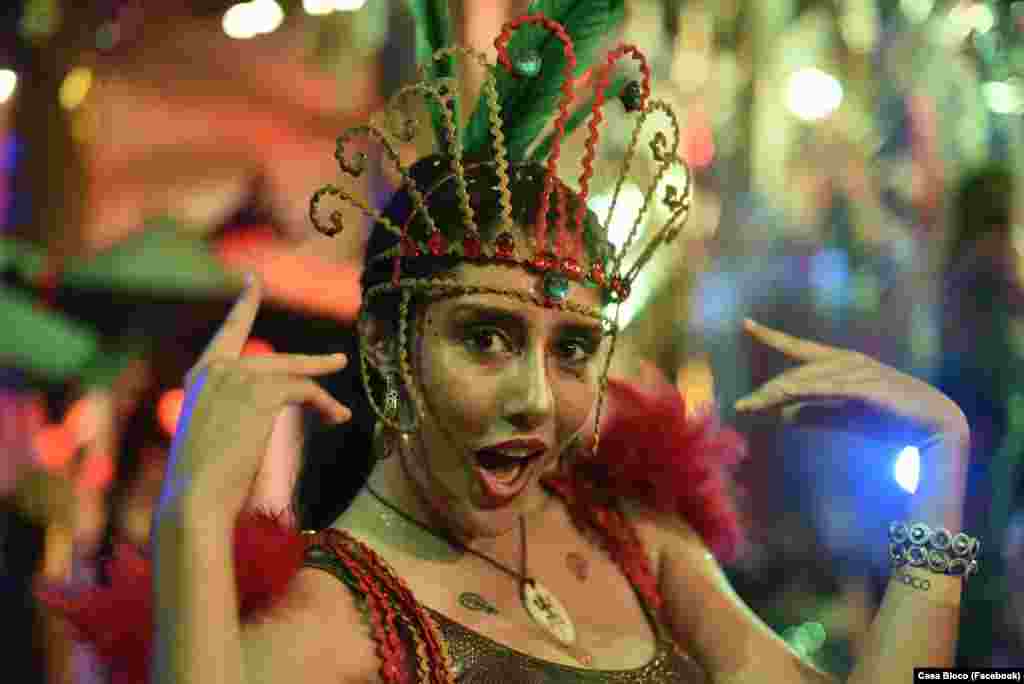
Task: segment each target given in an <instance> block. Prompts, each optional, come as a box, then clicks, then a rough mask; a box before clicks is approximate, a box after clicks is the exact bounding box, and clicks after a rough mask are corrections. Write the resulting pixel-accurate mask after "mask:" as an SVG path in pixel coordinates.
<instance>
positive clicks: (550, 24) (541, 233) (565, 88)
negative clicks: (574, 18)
mask: <svg viewBox="0 0 1024 684" xmlns="http://www.w3.org/2000/svg"><path fill="white" fill-rule="evenodd" d="M523 24H540V25H541V26H543V27H544V28H545V29H547V30H548V31H549V32H551V33H553V34H554V35H555V37H556V38H558V40H559V41H561V43H562V54H563V55H564V56H565V67H564V69H563V76H564V80H563V82H562V99H561V100H560V101H559V103H558V118H557V119H556V120H555V133H554V136H553V138H552V143H551V152H550V153H549V154H548V169H547V175H546V176H545V177H544V192H543V193H542V194H541V199H540V209H539V210H538V217H537V226H536V239H537V250H538V251H541V252H542V251H544V249H545V247H546V245H547V227H548V209H549V208H550V207H551V193H552V191H554V188H555V178H556V176H557V173H558V158H559V157H560V156H561V154H562V147H561V143H562V138H563V137H564V136H565V124H566V121H567V120H568V119H569V107H570V106H571V105H572V101H573V99H574V97H575V92H574V85H575V84H574V82H573V74H574V73H575V72H576V51H575V50H574V48H573V43H572V38H571V37H570V36H569V34H568V33H567V32H566V30H565V27H564V26H562V25H561V24H560V23H558V22H557V21H554V20H553V19H549V18H547V17H546V16H544V15H543V14H528V15H525V16H522V17H519V18H518V19H514V20H512V21H510V22H507V23H506V24H505V25H504V26H503V27H502V29H501V33H500V34H499V35H498V37H497V38H496V39H495V41H494V46H495V47H496V48H497V49H498V61H499V62H500V63H501V65H502V66H503V67H505V69H507V70H508V71H509V73H511V74H514V75H517V76H518V74H516V70H515V67H514V66H513V64H512V60H511V59H510V58H509V55H508V41H509V39H510V38H511V37H512V32H513V31H515V30H516V29H517V28H519V27H520V26H522V25H523ZM565 209H566V198H565V195H564V193H560V194H559V198H558V205H557V211H558V228H559V229H560V228H562V227H564V225H565ZM560 256H564V255H560Z"/></svg>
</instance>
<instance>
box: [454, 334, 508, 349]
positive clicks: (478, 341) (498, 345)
mask: <svg viewBox="0 0 1024 684" xmlns="http://www.w3.org/2000/svg"><path fill="white" fill-rule="evenodd" d="M465 341H466V344H467V345H468V346H469V348H470V349H471V350H473V351H475V352H478V353H481V354H499V353H502V352H506V351H509V349H510V345H509V344H508V343H507V342H506V340H505V338H504V337H503V336H502V335H501V333H499V332H498V331H497V330H472V331H470V332H469V333H468V334H467V335H466V338H465Z"/></svg>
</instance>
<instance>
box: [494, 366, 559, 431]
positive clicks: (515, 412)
mask: <svg viewBox="0 0 1024 684" xmlns="http://www.w3.org/2000/svg"><path fill="white" fill-rule="evenodd" d="M545 357H546V355H545V354H544V353H543V351H542V350H537V349H531V350H530V351H529V352H528V353H526V354H523V355H522V356H521V357H520V358H519V360H518V363H516V364H513V366H512V367H511V368H510V370H509V377H508V381H507V383H506V385H505V387H504V388H503V390H504V391H503V392H502V394H503V395H504V396H505V404H504V406H503V409H504V411H503V413H504V415H505V418H506V419H507V420H508V421H510V422H512V423H513V424H515V425H516V427H517V428H519V429H521V430H532V429H534V428H535V427H537V426H538V425H541V424H542V423H543V422H544V421H545V420H547V419H548V418H549V417H550V416H551V415H552V413H553V411H554V405H555V398H554V394H553V392H552V391H551V384H550V383H549V382H548V371H547V363H546V362H547V359H546V358H545Z"/></svg>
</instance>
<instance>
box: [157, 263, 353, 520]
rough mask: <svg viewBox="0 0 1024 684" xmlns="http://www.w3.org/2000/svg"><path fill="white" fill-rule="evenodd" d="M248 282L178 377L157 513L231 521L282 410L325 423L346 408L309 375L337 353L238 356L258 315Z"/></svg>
mask: <svg viewBox="0 0 1024 684" xmlns="http://www.w3.org/2000/svg"><path fill="white" fill-rule="evenodd" d="M261 295H262V285H261V283H260V282H259V280H258V279H256V278H253V279H252V280H251V281H250V284H249V286H248V287H247V288H246V290H245V291H244V292H243V293H242V294H241V296H240V297H239V299H238V301H237V302H236V303H235V305H234V307H233V308H232V310H231V313H230V314H229V315H228V317H227V319H226V320H225V321H224V324H223V325H222V326H221V328H220V330H219V331H218V332H217V333H216V335H214V338H213V340H212V341H211V342H210V344H209V345H208V346H207V348H206V350H205V351H204V352H203V354H202V356H201V357H200V358H199V361H198V362H197V363H196V365H195V366H193V368H192V370H191V371H189V373H188V375H187V376H186V379H185V400H184V402H183V405H182V410H181V417H180V418H179V420H178V426H177V431H176V433H175V435H174V440H173V443H172V446H171V453H170V460H169V463H168V467H167V475H166V477H165V480H164V485H163V491H162V493H161V495H160V501H159V503H158V505H157V515H158V516H159V515H161V514H162V513H186V514H188V515H189V516H192V517H193V518H195V519H203V520H207V521H209V522H220V523H223V524H225V525H231V524H233V523H234V519H235V516H237V514H238V513H239V512H240V511H241V510H242V508H243V507H244V506H245V503H246V500H247V499H248V497H249V494H250V492H251V490H252V489H253V486H254V484H255V483H256V481H257V478H258V476H259V474H260V472H261V471H263V470H272V469H273V468H272V467H270V466H267V467H265V463H264V460H265V459H266V458H267V454H268V446H269V442H270V436H271V433H272V432H273V429H274V423H275V419H276V418H277V416H278V415H279V414H280V413H281V412H282V410H283V409H284V408H285V407H286V406H289V405H307V406H311V407H313V408H315V409H316V410H318V411H319V412H320V413H322V414H323V415H324V417H325V418H326V419H327V420H329V421H332V422H335V423H340V422H344V421H346V420H348V419H349V418H351V415H352V413H351V411H349V409H348V408H347V407H345V406H344V405H343V404H341V403H340V402H339V401H337V400H336V399H334V398H333V397H332V396H331V395H330V394H328V393H327V392H326V391H325V390H324V389H323V388H322V387H321V386H320V385H319V384H317V382H316V381H315V380H313V377H315V376H321V375H326V374H328V373H333V372H336V371H339V370H341V369H342V368H344V367H345V366H346V365H347V364H348V359H347V358H346V357H345V355H344V354H328V355H323V356H310V355H301V354H267V355H262V356H246V357H243V356H242V348H243V347H244V346H245V342H246V340H247V339H248V338H249V334H250V332H251V330H252V326H253V321H255V319H256V314H257V312H258V311H259V306H260V301H261Z"/></svg>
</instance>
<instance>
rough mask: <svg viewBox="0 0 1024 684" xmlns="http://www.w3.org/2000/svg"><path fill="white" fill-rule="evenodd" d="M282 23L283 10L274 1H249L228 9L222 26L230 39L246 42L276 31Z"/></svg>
mask: <svg viewBox="0 0 1024 684" xmlns="http://www.w3.org/2000/svg"><path fill="white" fill-rule="evenodd" d="M283 21H284V10H282V9H281V6H280V5H279V4H277V3H276V2H275V1H274V0H251V2H240V3H237V4H235V5H232V6H231V7H229V8H228V10H227V11H226V12H224V20H223V22H222V26H223V28H224V33H226V34H227V35H228V36H230V37H231V38H237V39H239V40H246V39H248V38H253V37H255V36H258V35H262V34H265V33H271V32H273V31H275V30H277V28H278V27H279V26H280V25H281V23H282V22H283Z"/></svg>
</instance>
